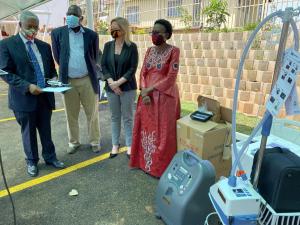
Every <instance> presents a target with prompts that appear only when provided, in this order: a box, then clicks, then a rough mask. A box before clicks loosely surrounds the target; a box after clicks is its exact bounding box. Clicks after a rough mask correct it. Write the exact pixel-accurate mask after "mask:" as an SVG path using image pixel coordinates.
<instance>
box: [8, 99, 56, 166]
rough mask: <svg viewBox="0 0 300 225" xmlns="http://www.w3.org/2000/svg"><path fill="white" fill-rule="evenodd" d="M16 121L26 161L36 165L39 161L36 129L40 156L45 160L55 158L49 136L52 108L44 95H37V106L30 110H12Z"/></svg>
mask: <svg viewBox="0 0 300 225" xmlns="http://www.w3.org/2000/svg"><path fill="white" fill-rule="evenodd" d="M14 114H15V117H16V120H17V122H18V123H19V124H20V126H21V133H22V141H23V147H24V152H25V154H26V161H27V163H28V164H30V165H36V164H37V163H38V161H39V153H38V144H37V132H36V131H37V130H38V132H39V135H40V140H41V145H42V156H43V158H44V160H45V161H46V162H52V161H53V160H55V159H56V154H55V147H54V144H53V141H52V137H51V116H52V109H51V108H50V105H49V103H48V100H47V98H46V96H45V95H43V94H41V95H39V96H38V103H37V108H36V110H35V111H32V112H20V111H14Z"/></svg>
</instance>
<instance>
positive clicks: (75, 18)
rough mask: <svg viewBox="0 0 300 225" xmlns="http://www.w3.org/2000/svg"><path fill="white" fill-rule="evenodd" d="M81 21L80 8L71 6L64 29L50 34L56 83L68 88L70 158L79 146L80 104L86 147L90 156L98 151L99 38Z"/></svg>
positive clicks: (66, 96)
mask: <svg viewBox="0 0 300 225" xmlns="http://www.w3.org/2000/svg"><path fill="white" fill-rule="evenodd" d="M82 19H83V16H82V11H81V9H80V7H78V6H76V5H71V6H70V7H69V9H68V12H67V18H66V23H67V26H63V27H59V28H56V29H54V30H53V31H52V33H51V39H52V50H53V55H54V58H55V60H56V62H57V63H58V64H59V79H60V81H62V82H63V83H69V84H70V85H71V86H72V89H71V90H69V91H67V92H66V93H65V94H64V103H65V109H66V116H67V122H68V135H69V150H68V153H70V154H71V153H74V152H75V151H76V150H77V149H78V147H79V146H80V140H79V124H78V116H79V111H80V104H81V105H82V106H83V109H84V112H85V115H86V117H87V123H88V124H87V127H88V134H89V144H90V146H91V148H92V150H93V151H94V152H98V151H99V149H100V146H99V142H100V131H99V118H98V117H99V116H98V115H99V113H98V79H97V72H96V63H97V58H98V55H99V38H98V34H97V33H96V32H94V31H92V30H90V29H88V28H85V27H83V26H82V25H81V22H82Z"/></svg>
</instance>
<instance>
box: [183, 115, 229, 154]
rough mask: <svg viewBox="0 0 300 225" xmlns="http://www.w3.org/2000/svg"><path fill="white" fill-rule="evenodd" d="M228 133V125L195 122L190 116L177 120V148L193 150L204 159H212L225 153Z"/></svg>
mask: <svg viewBox="0 0 300 225" xmlns="http://www.w3.org/2000/svg"><path fill="white" fill-rule="evenodd" d="M228 132H229V129H228V127H227V125H226V124H221V123H215V122H213V121H207V122H200V121H195V120H192V119H191V118H190V115H188V116H185V117H183V118H181V119H179V120H177V148H178V150H183V149H192V150H193V151H195V152H196V153H197V154H198V155H199V156H200V157H201V158H202V159H210V158H213V157H214V156H216V155H219V154H221V153H223V150H224V143H225V141H226V138H227V137H228Z"/></svg>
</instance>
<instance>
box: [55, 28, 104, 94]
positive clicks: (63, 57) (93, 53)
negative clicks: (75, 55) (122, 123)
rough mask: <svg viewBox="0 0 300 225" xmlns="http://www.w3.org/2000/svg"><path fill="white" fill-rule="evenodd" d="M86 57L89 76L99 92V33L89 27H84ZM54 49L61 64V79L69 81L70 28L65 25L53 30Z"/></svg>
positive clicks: (56, 59) (96, 91)
mask: <svg viewBox="0 0 300 225" xmlns="http://www.w3.org/2000/svg"><path fill="white" fill-rule="evenodd" d="M83 29H84V31H85V32H84V33H83V41H84V58H85V62H86V66H87V69H88V72H89V77H90V79H91V82H92V86H93V89H94V92H95V93H98V91H99V90H98V79H97V67H96V63H97V59H98V57H99V37H98V34H97V33H96V32H94V31H92V30H90V29H88V28H85V27H83ZM51 39H52V51H53V55H54V58H55V61H56V62H57V64H58V65H59V79H60V81H61V82H63V83H68V79H69V78H68V73H69V71H68V70H69V59H70V43H69V28H68V26H63V27H59V28H56V29H54V30H53V31H52V32H51Z"/></svg>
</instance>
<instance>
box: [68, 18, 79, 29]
mask: <svg viewBox="0 0 300 225" xmlns="http://www.w3.org/2000/svg"><path fill="white" fill-rule="evenodd" d="M66 23H67V25H68V27H69V28H75V27H78V26H79V17H77V16H74V15H69V16H67V18H66Z"/></svg>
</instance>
